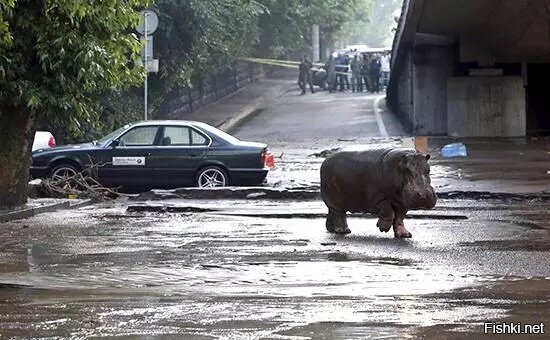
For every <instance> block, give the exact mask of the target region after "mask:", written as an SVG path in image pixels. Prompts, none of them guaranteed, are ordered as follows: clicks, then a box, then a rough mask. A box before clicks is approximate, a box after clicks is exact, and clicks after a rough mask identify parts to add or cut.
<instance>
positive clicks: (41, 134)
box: [32, 131, 56, 151]
mask: <svg viewBox="0 0 550 340" xmlns="http://www.w3.org/2000/svg"><path fill="white" fill-rule="evenodd" d="M55 146H56V145H55V138H54V137H53V135H52V134H51V133H50V132H48V131H36V133H35V134H34V142H33V143H32V151H34V150H38V149H49V148H55Z"/></svg>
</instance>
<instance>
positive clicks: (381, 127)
mask: <svg viewBox="0 0 550 340" xmlns="http://www.w3.org/2000/svg"><path fill="white" fill-rule="evenodd" d="M382 99H384V96H378V97H376V99H374V116H375V117H376V123H378V131H380V135H381V136H382V137H388V131H387V130H386V126H385V125H384V121H383V120H382V116H381V115H380V109H379V108H378V105H379V104H380V101H381V100H382Z"/></svg>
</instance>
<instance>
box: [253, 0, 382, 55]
mask: <svg viewBox="0 0 550 340" xmlns="http://www.w3.org/2000/svg"><path fill="white" fill-rule="evenodd" d="M372 1H373V0H259V2H260V3H261V4H263V5H264V6H265V7H266V8H267V11H265V13H264V14H263V15H262V16H261V17H260V20H259V29H260V39H259V43H258V49H257V51H258V52H257V54H258V56H262V57H281V58H286V57H289V56H292V55H296V54H302V53H304V52H306V51H309V49H310V46H311V26H312V25H313V24H318V25H320V27H321V34H322V36H323V40H325V41H333V40H336V39H338V38H341V37H347V36H349V35H351V34H352V32H348V31H347V30H346V29H345V28H343V27H349V25H347V24H348V23H355V24H356V26H355V27H359V29H360V27H361V24H360V21H359V19H363V18H365V17H366V18H367V20H366V21H368V17H369V16H370V12H371V8H372V6H371V3H372ZM366 21H363V22H366ZM365 26H366V24H365V25H364V26H363V29H364V28H365Z"/></svg>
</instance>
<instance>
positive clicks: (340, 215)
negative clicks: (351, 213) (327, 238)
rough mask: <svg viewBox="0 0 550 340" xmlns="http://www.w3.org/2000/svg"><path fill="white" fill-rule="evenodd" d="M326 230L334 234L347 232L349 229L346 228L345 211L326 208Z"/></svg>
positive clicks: (349, 231)
mask: <svg viewBox="0 0 550 340" xmlns="http://www.w3.org/2000/svg"><path fill="white" fill-rule="evenodd" d="M326 226H327V230H328V231H329V232H331V233H335V234H349V233H351V230H350V229H349V228H348V222H347V219H346V212H345V211H343V212H342V211H340V210H336V209H332V208H328V215H327V224H326Z"/></svg>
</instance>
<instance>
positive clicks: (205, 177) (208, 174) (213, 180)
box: [197, 166, 229, 188]
mask: <svg viewBox="0 0 550 340" xmlns="http://www.w3.org/2000/svg"><path fill="white" fill-rule="evenodd" d="M227 185H229V177H228V176H227V175H226V173H225V171H223V170H222V169H221V168H219V167H217V166H208V167H206V168H204V169H201V170H200V171H199V173H198V175H197V186H198V187H200V188H214V187H225V186H227Z"/></svg>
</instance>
